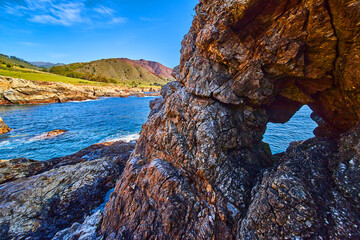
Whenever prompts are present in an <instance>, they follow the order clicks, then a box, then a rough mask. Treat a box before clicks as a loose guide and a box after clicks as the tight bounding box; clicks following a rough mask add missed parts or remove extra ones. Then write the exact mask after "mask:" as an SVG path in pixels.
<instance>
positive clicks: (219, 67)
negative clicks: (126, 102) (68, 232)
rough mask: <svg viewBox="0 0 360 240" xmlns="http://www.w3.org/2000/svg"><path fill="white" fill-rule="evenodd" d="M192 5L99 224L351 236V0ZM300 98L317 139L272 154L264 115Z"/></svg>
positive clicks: (268, 118) (205, 233) (144, 235)
mask: <svg viewBox="0 0 360 240" xmlns="http://www.w3.org/2000/svg"><path fill="white" fill-rule="evenodd" d="M196 12H197V15H196V17H195V18H194V21H193V26H192V27H191V29H190V32H189V33H188V34H187V35H186V37H185V39H184V41H183V43H182V50H181V53H182V55H181V63H180V66H179V67H178V68H177V69H175V71H174V73H175V75H176V78H177V79H178V83H171V84H168V85H167V86H165V87H163V89H162V93H161V94H162V96H163V98H162V99H156V100H155V101H153V102H152V103H151V108H152V111H151V113H150V116H149V120H148V121H147V123H146V124H145V125H144V126H143V128H142V131H141V135H140V139H139V141H138V143H137V146H136V148H135V150H134V152H133V154H132V155H131V157H130V160H129V161H128V163H127V166H126V168H125V170H124V173H123V175H122V177H121V178H120V179H119V181H118V182H117V185H116V189H115V192H114V193H113V194H112V195H111V198H110V201H109V202H108V203H107V205H106V210H105V214H104V219H103V223H102V233H103V235H104V237H105V238H107V239H122V238H124V239H235V238H238V239H283V238H284V239H305V238H306V239H312V238H318V239H351V238H353V239H357V238H360V236H359V231H358V228H359V226H360V225H359V224H360V220H359V219H360V218H359V217H360V208H359V195H358V194H359V187H360V186H359V184H360V183H359V177H358V176H359V175H358V173H359V172H358V171H359V170H358V169H359V164H360V163H359V157H360V156H359V153H360V151H359V146H358V142H359V134H360V130H359V128H358V127H357V128H354V129H351V128H352V127H354V126H355V125H356V124H357V123H358V122H359V117H360V108H359V106H360V102H359V101H360V97H359V96H360V95H359V91H360V88H359V86H358V85H359V80H358V78H359V76H360V72H359V69H360V58H359V56H360V47H359V36H360V25H359V22H360V5H359V4H357V1H351V0H348V1H340V0H288V1H282V0H249V1H227V0H216V1H215V0H213V1H208V0H201V1H200V3H199V5H197V7H196ZM305 104H307V105H309V106H310V107H311V109H312V110H313V114H312V118H313V119H314V120H316V121H317V123H318V124H319V127H318V128H317V129H316V130H315V134H316V135H317V138H315V139H311V140H309V141H307V142H304V143H294V144H293V146H291V147H290V148H289V150H288V151H287V152H286V153H285V154H282V155H281V156H276V157H272V156H271V154H270V152H269V147H268V146H267V145H266V144H264V143H262V141H261V140H262V136H263V134H264V132H265V129H266V124H267V123H268V122H286V121H288V120H289V119H290V118H291V117H292V116H293V114H294V113H295V112H296V111H297V110H298V109H299V108H300V107H301V106H302V105H305ZM347 131H348V132H347ZM345 132H347V133H346V134H344V135H343V136H342V138H341V139H340V140H338V139H339V138H340V134H341V133H345ZM321 137H325V138H321Z"/></svg>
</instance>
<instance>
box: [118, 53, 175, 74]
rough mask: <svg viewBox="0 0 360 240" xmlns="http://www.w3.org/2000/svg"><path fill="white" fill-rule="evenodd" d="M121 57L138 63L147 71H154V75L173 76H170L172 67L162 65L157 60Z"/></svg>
mask: <svg viewBox="0 0 360 240" xmlns="http://www.w3.org/2000/svg"><path fill="white" fill-rule="evenodd" d="M121 59H122V60H125V61H129V62H131V63H134V64H135V65H138V66H140V67H143V68H145V69H146V70H148V71H149V72H151V73H154V74H155V75H157V76H159V77H162V78H165V79H168V78H170V79H172V78H174V77H173V76H171V73H172V68H168V67H165V66H164V65H162V64H160V63H158V62H154V61H147V60H144V59H140V60H130V59H127V58H121Z"/></svg>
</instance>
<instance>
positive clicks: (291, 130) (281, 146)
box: [263, 106, 317, 154]
mask: <svg viewBox="0 0 360 240" xmlns="http://www.w3.org/2000/svg"><path fill="white" fill-rule="evenodd" d="M311 112H312V111H311V109H310V108H309V107H308V106H303V107H302V108H301V109H300V110H299V111H298V112H297V113H296V114H295V115H294V116H292V118H291V119H290V121H288V122H287V123H285V124H281V123H268V125H267V129H266V133H265V135H264V140H263V141H264V142H266V143H269V144H270V148H271V152H272V153H273V154H276V153H280V152H284V151H285V150H286V149H287V148H288V147H289V144H290V143H291V142H293V141H299V140H306V139H309V138H312V137H314V134H313V131H314V129H315V128H316V127H317V124H316V123H315V122H314V121H313V120H312V119H311V118H310V114H311Z"/></svg>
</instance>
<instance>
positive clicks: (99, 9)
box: [94, 6, 115, 15]
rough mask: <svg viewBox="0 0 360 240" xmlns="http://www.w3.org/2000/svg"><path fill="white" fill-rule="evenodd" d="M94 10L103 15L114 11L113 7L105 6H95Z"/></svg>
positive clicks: (111, 13)
mask: <svg viewBox="0 0 360 240" xmlns="http://www.w3.org/2000/svg"><path fill="white" fill-rule="evenodd" d="M94 11H95V12H97V13H100V14H103V15H113V14H114V12H115V11H114V9H111V8H108V7H105V6H100V7H96V8H94Z"/></svg>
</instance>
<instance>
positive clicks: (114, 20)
mask: <svg viewBox="0 0 360 240" xmlns="http://www.w3.org/2000/svg"><path fill="white" fill-rule="evenodd" d="M126 21H127V18H124V17H115V18H113V19H112V20H111V21H110V22H109V23H110V24H111V23H115V24H116V23H125V22H126Z"/></svg>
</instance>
